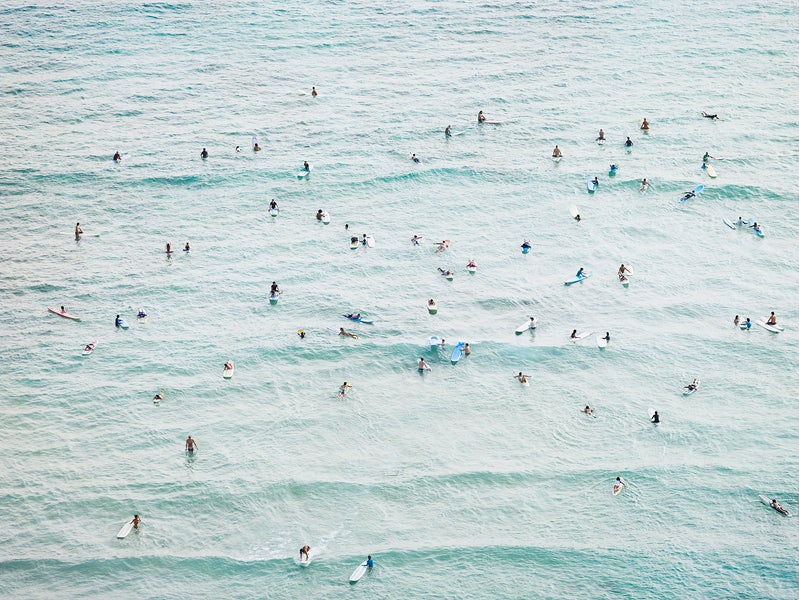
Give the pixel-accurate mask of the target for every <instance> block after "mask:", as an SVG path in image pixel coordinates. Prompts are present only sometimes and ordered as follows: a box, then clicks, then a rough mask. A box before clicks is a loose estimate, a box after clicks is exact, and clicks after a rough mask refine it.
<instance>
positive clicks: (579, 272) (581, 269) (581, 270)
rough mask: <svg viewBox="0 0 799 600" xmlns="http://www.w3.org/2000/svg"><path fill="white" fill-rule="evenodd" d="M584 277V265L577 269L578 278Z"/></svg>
mask: <svg viewBox="0 0 799 600" xmlns="http://www.w3.org/2000/svg"><path fill="white" fill-rule="evenodd" d="M583 277H585V275H583V268H582V267H580V268H579V269H578V271H577V278H578V279H581V278H583Z"/></svg>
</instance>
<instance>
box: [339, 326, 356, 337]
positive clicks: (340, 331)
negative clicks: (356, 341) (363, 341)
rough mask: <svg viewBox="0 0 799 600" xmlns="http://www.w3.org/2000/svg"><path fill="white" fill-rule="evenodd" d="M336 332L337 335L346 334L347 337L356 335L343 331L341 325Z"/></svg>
mask: <svg viewBox="0 0 799 600" xmlns="http://www.w3.org/2000/svg"><path fill="white" fill-rule="evenodd" d="M338 334H339V335H346V336H347V337H351V338H357V337H358V336H357V335H355V334H354V333H350V332H349V331H345V329H344V328H343V327H339V328H338Z"/></svg>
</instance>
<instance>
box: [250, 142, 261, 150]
mask: <svg viewBox="0 0 799 600" xmlns="http://www.w3.org/2000/svg"><path fill="white" fill-rule="evenodd" d="M252 151H253V152H260V151H261V146H260V144H258V142H255V143H254V144H253V146H252Z"/></svg>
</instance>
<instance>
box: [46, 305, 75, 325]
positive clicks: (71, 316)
mask: <svg viewBox="0 0 799 600" xmlns="http://www.w3.org/2000/svg"><path fill="white" fill-rule="evenodd" d="M47 310H49V311H50V312H51V313H53V314H55V315H58V316H59V317H64V318H65V319H70V320H72V321H80V318H79V317H76V316H75V315H71V314H69V313H68V312H61V311H60V310H58V309H55V308H51V307H49V306H48V307H47Z"/></svg>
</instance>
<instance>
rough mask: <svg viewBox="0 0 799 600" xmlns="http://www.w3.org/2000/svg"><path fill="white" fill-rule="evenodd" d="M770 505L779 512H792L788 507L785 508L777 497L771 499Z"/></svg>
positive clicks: (784, 513)
mask: <svg viewBox="0 0 799 600" xmlns="http://www.w3.org/2000/svg"><path fill="white" fill-rule="evenodd" d="M769 506H770V507H771V508H773V509H774V510H776V511H777V512H778V513H782V514H783V515H788V514H790V513H789V512H788V510H787V509H785V508H783V507H782V505H781V504H780V503H779V502H777V499H776V498H772V499H771V504H769Z"/></svg>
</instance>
